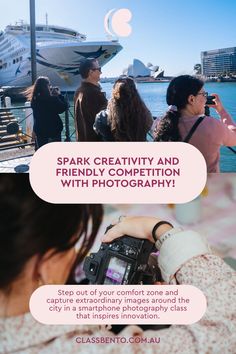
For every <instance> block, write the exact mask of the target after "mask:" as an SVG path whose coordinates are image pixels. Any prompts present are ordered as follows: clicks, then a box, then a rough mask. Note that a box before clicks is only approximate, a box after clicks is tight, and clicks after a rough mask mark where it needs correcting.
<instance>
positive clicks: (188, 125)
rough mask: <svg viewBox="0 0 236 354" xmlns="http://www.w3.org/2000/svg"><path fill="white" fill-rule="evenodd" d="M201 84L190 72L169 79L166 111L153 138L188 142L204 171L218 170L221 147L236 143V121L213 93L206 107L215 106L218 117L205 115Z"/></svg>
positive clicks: (205, 96) (204, 92) (204, 97)
mask: <svg viewBox="0 0 236 354" xmlns="http://www.w3.org/2000/svg"><path fill="white" fill-rule="evenodd" d="M203 85H204V83H203V81H201V80H199V79H198V78H196V77H193V76H189V75H181V76H178V77H176V78H174V79H173V80H172V81H171V82H170V84H169V87H168V89H167V95H166V101H167V104H168V105H169V110H168V111H167V113H166V115H165V116H164V117H163V118H161V120H160V121H159V122H158V124H157V128H156V134H155V141H184V142H189V143H190V144H192V145H194V146H195V147H196V148H197V149H198V150H200V152H201V153H202V154H203V156H204V158H205V160H206V164H207V171H208V172H219V159H220V147H221V146H222V145H224V146H234V145H236V124H235V122H234V121H233V120H232V118H231V117H230V115H229V114H228V113H227V112H226V110H225V109H224V107H223V105H222V103H221V101H220V98H219V96H218V95H217V94H215V93H213V94H212V95H213V96H214V97H215V98H214V100H213V103H214V104H211V105H209V107H212V108H215V110H216V111H217V113H218V114H219V116H220V120H217V119H215V118H213V117H208V116H205V106H206V102H207V95H208V94H207V92H206V91H205V90H204V87H203ZM201 117H203V119H201ZM198 123H199V125H197V124H198ZM194 128H195V130H194ZM192 129H193V130H192ZM191 130H192V131H191Z"/></svg>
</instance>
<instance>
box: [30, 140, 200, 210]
mask: <svg viewBox="0 0 236 354" xmlns="http://www.w3.org/2000/svg"><path fill="white" fill-rule="evenodd" d="M206 178H207V172H206V163H205V160H204V158H203V156H202V154H201V153H200V152H199V151H198V150H197V149H196V148H195V147H193V146H192V145H190V144H186V143H50V144H47V145H45V146H43V147H42V148H40V149H39V150H38V151H37V152H36V153H35V155H34V156H33V158H32V161H31V165H30V183H31V186H32V188H33V189H34V191H35V193H36V194H37V195H38V196H39V197H40V198H42V199H44V200H45V201H48V202H52V203H98V202H99V203H116V204H117V203H187V202H189V201H191V200H193V199H194V198H196V197H197V196H198V195H199V194H200V193H201V191H202V190H203V188H204V186H205V183H206Z"/></svg>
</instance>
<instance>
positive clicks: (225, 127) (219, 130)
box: [209, 93, 236, 146]
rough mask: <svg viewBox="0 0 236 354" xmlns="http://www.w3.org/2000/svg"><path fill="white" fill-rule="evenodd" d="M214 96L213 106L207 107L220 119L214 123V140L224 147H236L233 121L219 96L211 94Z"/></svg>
mask: <svg viewBox="0 0 236 354" xmlns="http://www.w3.org/2000/svg"><path fill="white" fill-rule="evenodd" d="M211 95H212V96H215V99H214V102H215V104H214V105H209V107H211V108H214V109H215V110H216V112H217V113H218V115H219V117H220V121H217V122H215V131H214V135H215V138H216V139H217V140H218V141H219V142H220V143H221V145H225V146H227V145H228V146H235V145H236V123H235V122H234V121H233V119H232V117H231V115H230V114H229V113H228V112H227V111H226V109H225V108H224V106H223V104H222V102H221V100H220V97H219V95H217V94H216V93H212V94H211Z"/></svg>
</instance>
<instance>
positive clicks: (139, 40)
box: [0, 0, 236, 76]
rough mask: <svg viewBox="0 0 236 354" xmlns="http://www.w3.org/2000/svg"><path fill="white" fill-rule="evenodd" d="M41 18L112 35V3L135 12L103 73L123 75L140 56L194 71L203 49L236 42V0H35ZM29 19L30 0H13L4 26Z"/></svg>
mask: <svg viewBox="0 0 236 354" xmlns="http://www.w3.org/2000/svg"><path fill="white" fill-rule="evenodd" d="M35 3H36V22H38V23H45V22H46V13H47V14H48V21H49V24H54V25H59V26H64V27H70V28H73V29H75V30H77V31H79V32H81V33H84V34H86V35H87V39H88V40H93V39H95V40H96V39H100V40H101V39H106V37H107V34H106V32H105V29H104V18H105V16H106V14H107V13H108V12H109V11H110V10H111V9H117V10H118V9H120V8H128V9H129V10H130V11H131V12H132V15H133V17H132V20H131V22H130V24H131V26H132V33H131V35H130V36H128V37H120V38H119V41H120V43H121V45H122V46H123V50H122V51H121V52H120V53H119V54H118V55H117V56H116V57H115V58H114V59H113V60H112V61H111V62H110V63H108V64H107V65H106V66H105V67H104V68H103V76H117V75H120V74H122V71H123V69H124V68H126V67H127V66H128V65H129V64H131V63H132V61H133V59H134V58H137V59H140V60H141V61H142V62H144V64H147V63H152V64H153V65H159V67H160V68H162V69H164V70H165V75H179V74H185V73H190V74H191V73H193V67H194V65H195V64H196V63H200V62H201V58H200V56H201V52H202V51H206V50H212V49H218V48H227V47H234V46H236V40H235V35H234V32H235V31H233V29H234V27H233V23H234V17H235V13H236V1H234V0H227V5H226V3H225V2H223V1H220V2H217V3H213V1H209V2H204V1H203V0H198V1H197V2H193V1H192V2H189V1H187V0H179V1H174V0H169V1H164V0H156V1H155V0H149V1H143V0H141V1H138V0H129V2H127V1H126V0H110V1H107V0H100V1H99V4H98V2H97V1H96V0H87V1H86V3H84V2H82V1H80V0H69V1H65V0H61V1H60V5H58V1H56V0H50V2H48V1H46V0H35ZM20 19H22V20H24V21H29V0H21V1H20V2H19V1H17V0H8V2H7V3H5V4H4V11H1V14H0V23H1V26H0V28H1V30H3V29H4V28H5V27H6V26H7V25H8V24H10V23H11V24H14V23H15V22H16V21H18V20H20Z"/></svg>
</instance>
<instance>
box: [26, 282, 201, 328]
mask: <svg viewBox="0 0 236 354" xmlns="http://www.w3.org/2000/svg"><path fill="white" fill-rule="evenodd" d="M206 307H207V305H206V298H205V295H204V294H203V293H202V291H201V290H199V289H198V288H196V287H194V286H191V285H178V286H177V285H176V286H175V285H159V286H158V285H117V286H114V285H79V286H78V285H45V286H41V287H39V288H38V289H37V290H35V292H34V293H33V294H32V296H31V298H30V311H31V314H32V316H33V317H34V318H35V319H36V320H37V321H38V322H41V323H43V324H84V325H89V324H99V325H100V324H108V323H110V324H192V323H195V322H197V321H199V320H200V319H201V318H202V316H203V315H204V313H205V311H206Z"/></svg>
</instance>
